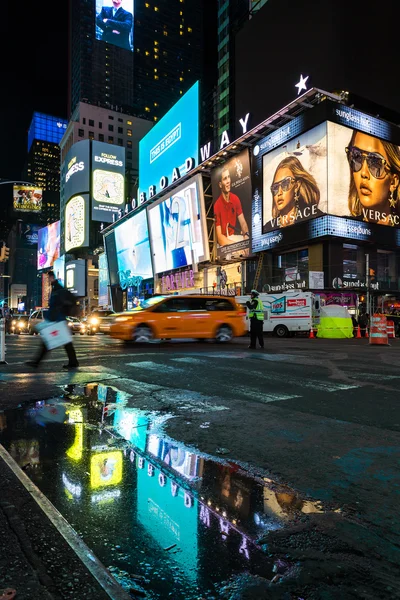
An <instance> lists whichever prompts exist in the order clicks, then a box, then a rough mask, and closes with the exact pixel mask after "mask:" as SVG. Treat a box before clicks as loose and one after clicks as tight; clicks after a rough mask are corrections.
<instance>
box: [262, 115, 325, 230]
mask: <svg viewBox="0 0 400 600" xmlns="http://www.w3.org/2000/svg"><path fill="white" fill-rule="evenodd" d="M327 171H328V167H327V141H326V123H322V124H321V125H318V126H317V127H314V128H313V129H311V130H310V131H308V132H306V133H303V134H302V135H300V136H299V137H296V138H294V139H293V140H291V141H288V142H287V143H286V144H285V145H284V146H281V147H280V148H277V149H276V150H273V151H272V152H269V153H268V154H266V155H265V156H264V157H263V233H267V232H269V231H274V230H276V229H281V228H283V227H288V226H290V225H295V224H297V223H300V222H301V221H304V220H306V219H311V218H313V217H318V216H320V215H322V214H323V213H326V212H327V205H328V193H327V185H328V176H327Z"/></svg>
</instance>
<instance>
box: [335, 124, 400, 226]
mask: <svg viewBox="0 0 400 600" xmlns="http://www.w3.org/2000/svg"><path fill="white" fill-rule="evenodd" d="M328 181H329V213H330V214H333V215H337V216H341V217H353V218H355V219H358V220H360V221H364V222H365V223H377V224H378V225H386V226H387V225H389V226H391V227H399V226H400V147H399V146H397V145H395V144H392V143H390V142H388V141H385V140H382V139H379V138H378V137H375V136H373V135H371V134H369V133H366V132H362V131H358V130H357V129H349V128H348V127H344V126H343V125H337V124H336V123H328Z"/></svg>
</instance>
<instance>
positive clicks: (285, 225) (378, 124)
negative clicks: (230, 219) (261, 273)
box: [252, 102, 400, 252]
mask: <svg viewBox="0 0 400 600" xmlns="http://www.w3.org/2000/svg"><path fill="white" fill-rule="evenodd" d="M399 139H400V136H399V135H398V132H397V130H396V129H395V128H394V127H393V126H391V125H390V124H389V123H387V122H385V121H381V120H380V119H377V118H375V117H372V116H370V115H366V114H364V113H362V112H360V111H357V110H355V109H353V108H350V107H346V106H342V105H337V104H336V103H333V102H332V103H331V102H329V103H326V104H324V105H319V106H318V107H316V108H314V109H313V110H311V111H308V112H307V113H304V114H303V115H300V116H299V117H296V118H295V119H293V120H292V121H291V122H290V123H288V124H286V125H284V126H282V127H281V128H280V129H277V130H276V131H274V132H272V133H270V134H268V135H267V136H266V137H265V138H264V139H262V140H260V142H258V143H257V144H256V145H255V146H254V148H253V157H252V183H253V202H252V249H253V251H256V252H257V251H260V250H266V249H271V248H274V247H277V246H282V245H285V244H293V243H296V242H301V241H306V240H309V239H312V238H315V237H324V236H327V235H332V236H340V237H345V238H353V239H357V240H369V241H374V242H376V243H391V241H392V243H394V244H395V245H399V242H400V235H399V236H397V237H396V234H397V232H396V229H399V230H400V148H399V146H398V145H397V144H395V143H393V142H392V140H396V141H397V142H398V141H399ZM381 225H382V226H383V227H380V226H381ZM292 226H295V227H292ZM388 226H389V227H388ZM292 229H293V231H292ZM385 230H386V231H385ZM399 233H400V232H399Z"/></svg>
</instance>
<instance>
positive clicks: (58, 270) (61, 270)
mask: <svg viewBox="0 0 400 600" xmlns="http://www.w3.org/2000/svg"><path fill="white" fill-rule="evenodd" d="M53 271H54V275H55V276H56V279H57V281H59V282H60V283H61V285H62V286H64V283H65V255H64V254H63V255H62V256H60V258H57V259H56V260H55V261H54V265H53Z"/></svg>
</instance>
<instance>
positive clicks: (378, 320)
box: [369, 315, 389, 346]
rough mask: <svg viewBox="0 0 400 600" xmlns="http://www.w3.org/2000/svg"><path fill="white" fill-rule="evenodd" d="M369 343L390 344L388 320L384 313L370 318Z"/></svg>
mask: <svg viewBox="0 0 400 600" xmlns="http://www.w3.org/2000/svg"><path fill="white" fill-rule="evenodd" d="M369 343H370V344H371V345H376V346H388V345H389V342H388V331H387V320H386V317H385V316H384V315H373V316H372V317H371V318H370V328H369Z"/></svg>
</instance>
